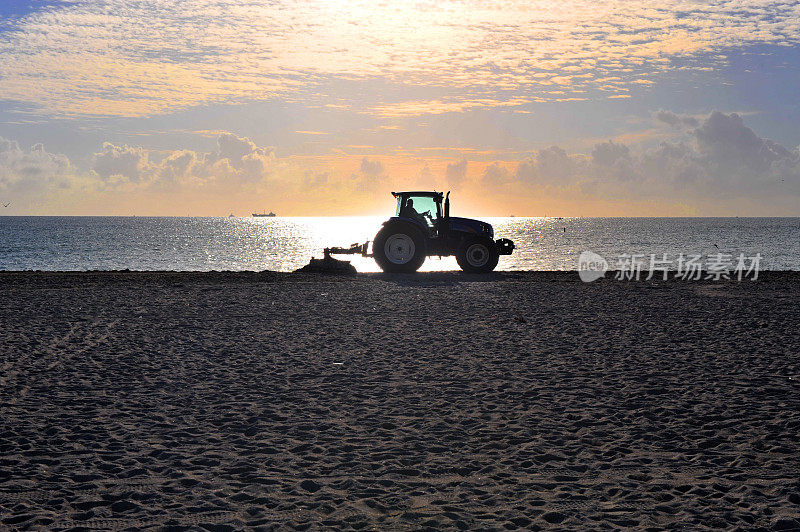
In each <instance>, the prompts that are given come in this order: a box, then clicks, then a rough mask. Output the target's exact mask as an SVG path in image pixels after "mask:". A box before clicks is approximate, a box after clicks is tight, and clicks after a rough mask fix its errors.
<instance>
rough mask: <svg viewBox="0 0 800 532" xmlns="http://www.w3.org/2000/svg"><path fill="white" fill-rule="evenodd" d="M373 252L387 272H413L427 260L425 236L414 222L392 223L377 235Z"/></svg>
mask: <svg viewBox="0 0 800 532" xmlns="http://www.w3.org/2000/svg"><path fill="white" fill-rule="evenodd" d="M372 254H373V255H374V256H375V262H377V263H378V266H380V268H381V270H383V271H385V272H388V273H413V272H415V271H417V270H419V267H420V266H422V263H423V262H425V237H424V236H423V235H422V232H421V231H420V230H419V229H417V228H416V227H414V226H413V225H412V224H409V223H405V222H399V223H390V224H387V225H386V226H384V227H383V229H381V230H380V231H378V234H377V235H375V240H373V242H372Z"/></svg>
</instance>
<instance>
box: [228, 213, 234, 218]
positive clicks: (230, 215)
mask: <svg viewBox="0 0 800 532" xmlns="http://www.w3.org/2000/svg"><path fill="white" fill-rule="evenodd" d="M228 218H236V216H234V215H233V213H230V214H229V215H228Z"/></svg>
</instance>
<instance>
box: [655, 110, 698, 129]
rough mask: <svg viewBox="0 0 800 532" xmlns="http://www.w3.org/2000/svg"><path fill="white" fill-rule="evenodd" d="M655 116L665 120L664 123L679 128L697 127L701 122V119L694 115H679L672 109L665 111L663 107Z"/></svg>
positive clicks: (659, 119) (660, 120)
mask: <svg viewBox="0 0 800 532" xmlns="http://www.w3.org/2000/svg"><path fill="white" fill-rule="evenodd" d="M653 117H654V118H655V119H656V120H657V121H659V122H663V123H664V124H667V125H670V126H672V127H674V128H678V129H683V128H691V127H697V126H698V125H699V124H700V121H699V120H697V118H695V117H693V116H688V115H678V114H675V113H673V112H672V111H665V110H663V109H661V110H659V111H657V112H656V113H655V114H654V115H653Z"/></svg>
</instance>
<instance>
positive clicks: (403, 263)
mask: <svg viewBox="0 0 800 532" xmlns="http://www.w3.org/2000/svg"><path fill="white" fill-rule="evenodd" d="M392 195H393V196H394V197H395V198H397V212H396V213H395V216H392V217H391V218H389V219H388V220H387V221H385V222H384V223H383V227H381V229H380V231H378V234H377V235H375V239H374V240H373V241H372V254H371V255H370V254H369V253H368V252H367V251H368V246H369V242H367V243H364V244H353V245H352V246H351V247H350V248H326V249H325V256H326V257H330V255H331V254H347V253H350V254H355V253H360V254H361V255H363V256H365V257H369V256H372V257H374V258H375V262H377V263H378V266H380V268H381V269H382V270H383V271H385V272H390V273H411V272H415V271H417V270H418V269H419V268H420V266H422V264H423V263H424V262H425V258H426V257H430V256H434V255H436V256H439V257H446V256H452V255H455V256H456V261H457V262H458V265H459V266H460V267H461V269H462V270H464V271H465V272H469V273H488V272H491V271H492V270H494V269H495V267H496V266H497V261H498V259H499V257H500V255H510V254H511V252H512V251H514V243H513V242H512V241H511V240H509V239H507V238H501V239H499V240H494V229H492V226H491V225H490V224H487V223H485V222H481V221H480V220H473V219H470V218H458V217H455V216H450V193H449V192H448V193H447V196H445V195H444V194H443V193H441V192H428V191H415V192H392Z"/></svg>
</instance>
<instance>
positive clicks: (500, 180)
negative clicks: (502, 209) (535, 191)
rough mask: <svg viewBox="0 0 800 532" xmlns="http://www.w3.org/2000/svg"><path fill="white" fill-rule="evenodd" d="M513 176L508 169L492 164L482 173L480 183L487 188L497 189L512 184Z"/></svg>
mask: <svg viewBox="0 0 800 532" xmlns="http://www.w3.org/2000/svg"><path fill="white" fill-rule="evenodd" d="M513 180H514V179H513V176H512V175H511V172H509V170H508V168H506V167H505V166H503V165H501V164H499V163H492V164H490V165H489V166H487V167H486V170H484V172H483V176H482V181H483V183H484V184H486V185H487V186H491V187H499V186H503V185H507V184H509V183H511V182H513Z"/></svg>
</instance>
